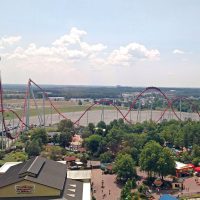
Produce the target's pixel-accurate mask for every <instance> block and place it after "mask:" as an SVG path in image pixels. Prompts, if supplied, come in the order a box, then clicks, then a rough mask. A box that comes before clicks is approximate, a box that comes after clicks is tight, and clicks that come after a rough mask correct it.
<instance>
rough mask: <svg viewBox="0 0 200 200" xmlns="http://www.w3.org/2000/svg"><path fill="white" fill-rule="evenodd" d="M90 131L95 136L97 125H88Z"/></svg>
mask: <svg viewBox="0 0 200 200" xmlns="http://www.w3.org/2000/svg"><path fill="white" fill-rule="evenodd" d="M88 129H89V131H90V133H91V134H94V129H95V125H94V124H93V123H89V124H88Z"/></svg>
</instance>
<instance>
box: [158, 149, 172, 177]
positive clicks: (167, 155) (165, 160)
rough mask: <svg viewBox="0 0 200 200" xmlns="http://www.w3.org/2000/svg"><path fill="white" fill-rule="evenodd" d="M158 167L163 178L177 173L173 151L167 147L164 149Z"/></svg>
mask: <svg viewBox="0 0 200 200" xmlns="http://www.w3.org/2000/svg"><path fill="white" fill-rule="evenodd" d="M156 165H157V172H158V173H159V174H160V175H161V176H162V179H163V176H167V175H169V174H174V173H175V160H174V157H173V154H172V152H171V150H170V149H169V148H167V147H165V148H163V149H162V151H161V152H160V154H159V159H158V162H157V163H156Z"/></svg>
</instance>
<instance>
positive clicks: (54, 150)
mask: <svg viewBox="0 0 200 200" xmlns="http://www.w3.org/2000/svg"><path fill="white" fill-rule="evenodd" d="M50 158H51V159H52V160H56V161H57V160H61V158H62V148H61V147H59V146H52V147H51V150H50Z"/></svg>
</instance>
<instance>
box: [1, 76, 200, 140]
mask: <svg viewBox="0 0 200 200" xmlns="http://www.w3.org/2000/svg"><path fill="white" fill-rule="evenodd" d="M31 84H33V85H34V86H35V87H37V88H38V89H39V90H40V91H41V92H42V94H43V95H44V96H45V98H46V99H47V100H48V101H49V103H50V105H51V107H52V108H53V109H54V110H55V112H56V113H57V114H58V115H59V116H61V117H62V118H63V119H68V118H67V117H66V116H65V115H64V114H63V113H61V112H60V111H59V109H58V108H56V106H55V105H54V104H53V102H52V101H51V99H50V98H49V97H48V94H47V93H46V92H45V91H44V89H42V88H41V87H40V86H39V85H38V84H37V83H35V82H34V81H33V80H31V79H29V81H28V84H27V88H26V92H25V97H24V104H23V105H24V106H23V113H22V117H20V116H19V115H18V114H17V113H16V112H15V111H14V110H13V109H4V105H3V89H2V83H1V80H0V101H1V103H0V106H1V108H0V113H2V124H3V128H4V131H5V132H6V137H8V138H9V139H15V138H17V137H18V136H19V134H20V133H21V132H22V131H23V130H24V128H25V127H27V128H30V127H29V125H28V124H26V123H25V116H26V113H27V111H28V110H27V109H28V107H27V104H28V98H29V97H30V87H31ZM152 90H153V91H156V92H158V93H159V94H161V95H162V96H163V97H164V99H165V100H166V102H167V106H166V108H165V109H164V111H163V112H162V113H161V115H160V117H159V119H158V120H157V122H159V121H160V120H161V119H162V117H163V116H164V114H165V112H166V111H167V110H168V109H171V110H172V112H173V113H174V115H175V116H176V118H177V119H178V120H181V118H180V117H179V116H178V115H177V113H176V112H175V110H174V107H173V103H174V102H175V101H178V100H186V101H187V102H188V103H189V104H190V105H192V106H193V104H192V101H191V100H189V99H187V98H186V97H176V98H174V99H172V100H170V99H169V98H168V97H167V95H166V94H165V93H164V92H163V91H161V89H159V88H157V87H147V88H146V89H144V90H143V91H142V92H140V93H139V94H138V96H137V97H136V98H135V99H134V100H133V102H132V103H131V105H130V107H129V109H128V111H127V113H126V114H123V112H122V111H121V110H120V109H119V108H118V107H117V106H116V105H115V103H113V102H111V101H108V100H105V99H102V100H100V101H98V102H95V103H93V104H91V105H90V106H89V107H88V108H87V109H86V110H85V111H84V112H83V113H82V114H81V115H80V117H79V118H78V119H77V120H76V121H75V122H74V124H76V125H78V124H79V122H80V120H81V119H82V118H83V116H84V115H85V114H86V113H87V112H88V111H89V110H91V109H92V108H93V107H94V106H95V105H97V104H104V103H106V104H109V105H112V106H113V107H114V108H115V109H116V110H117V112H119V113H120V115H121V117H122V119H124V120H125V121H126V122H127V123H131V121H130V120H128V118H127V116H128V114H129V113H130V112H131V110H132V109H133V108H134V106H135V104H136V103H137V101H138V100H139V99H140V98H141V97H142V95H144V94H145V93H146V92H149V91H152ZM193 108H195V106H193ZM194 110H195V111H196V113H197V114H198V116H199V118H200V114H199V112H198V109H197V108H195V109H194ZM5 112H11V113H13V114H14V115H15V116H16V118H17V119H18V120H19V124H21V125H20V130H18V131H17V133H16V134H15V135H14V136H13V135H12V134H11V133H10V131H9V129H8V128H7V126H6V120H5V116H4V113H5ZM2 132H3V130H2Z"/></svg>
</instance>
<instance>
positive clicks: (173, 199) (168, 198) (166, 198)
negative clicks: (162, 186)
mask: <svg viewBox="0 0 200 200" xmlns="http://www.w3.org/2000/svg"><path fill="white" fill-rule="evenodd" d="M160 200H177V198H176V197H174V196H172V195H169V194H163V195H162V196H161V197H160Z"/></svg>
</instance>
